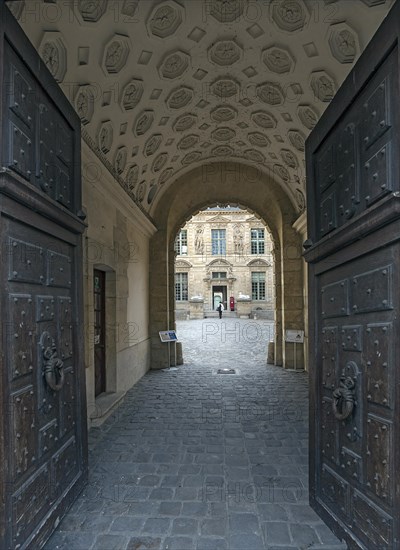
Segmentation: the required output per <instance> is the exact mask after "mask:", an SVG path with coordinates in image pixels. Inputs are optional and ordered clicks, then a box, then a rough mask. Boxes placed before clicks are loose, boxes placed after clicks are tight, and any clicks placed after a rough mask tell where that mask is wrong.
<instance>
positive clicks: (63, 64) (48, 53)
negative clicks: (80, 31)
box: [39, 32, 67, 82]
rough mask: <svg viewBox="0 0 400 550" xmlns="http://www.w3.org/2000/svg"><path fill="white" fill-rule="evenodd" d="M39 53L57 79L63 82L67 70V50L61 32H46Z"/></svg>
mask: <svg viewBox="0 0 400 550" xmlns="http://www.w3.org/2000/svg"><path fill="white" fill-rule="evenodd" d="M39 54H40V56H41V58H42V59H43V61H44V62H45V64H46V67H47V68H48V69H49V71H50V72H51V74H52V75H53V77H54V78H55V80H57V82H62V81H63V80H64V77H65V73H66V72H67V50H66V48H65V45H64V41H63V38H62V35H61V33H59V32H45V33H44V35H43V38H42V41H41V43H40V46H39Z"/></svg>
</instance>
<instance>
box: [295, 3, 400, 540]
mask: <svg viewBox="0 0 400 550" xmlns="http://www.w3.org/2000/svg"><path fill="white" fill-rule="evenodd" d="M399 37H400V3H399V2H397V3H396V4H395V6H394V8H393V9H392V11H391V12H390V14H389V16H388V17H387V19H386V20H385V21H384V23H383V25H382V26H381V28H380V29H379V31H378V33H377V34H376V36H375V37H374V38H373V40H372V42H371V43H370V44H369V46H368V47H367V49H366V51H365V52H364V53H363V54H362V56H361V58H360V59H359V61H358V63H357V64H356V66H355V67H354V69H353V70H352V72H351V74H350V76H349V77H348V78H347V80H346V81H345V83H344V85H343V86H342V88H341V89H340V90H339V92H338V93H337V95H336V97H335V98H334V100H333V101H332V103H331V105H330V106H329V107H328V109H327V110H326V112H325V113H324V115H323V116H322V118H321V120H320V122H319V123H318V124H317V126H316V128H315V129H314V131H313V132H312V133H311V136H310V137H309V139H308V141H307V148H306V156H307V194H308V231H309V241H308V242H307V243H306V247H307V249H308V250H307V252H306V254H305V257H306V260H307V261H308V262H309V295H310V304H309V306H310V307H309V316H310V353H309V357H310V382H311V394H310V499H311V504H312V506H313V507H314V508H315V509H316V510H317V512H318V513H319V514H320V515H321V516H322V517H323V518H324V519H325V521H326V522H327V523H328V525H330V526H331V527H332V528H333V529H334V530H335V531H336V533H337V534H338V535H339V536H340V537H343V538H345V539H346V541H347V542H348V544H349V547H351V548H364V549H371V548H376V549H387V550H389V549H390V550H392V549H399V548H400V515H399V510H400V468H399V466H400V369H399V365H398V361H399V356H400V349H399V343H400V326H399V306H400V197H399V189H400V172H399V154H400V148H399V137H400V124H399V97H400V96H399V66H400V62H399Z"/></svg>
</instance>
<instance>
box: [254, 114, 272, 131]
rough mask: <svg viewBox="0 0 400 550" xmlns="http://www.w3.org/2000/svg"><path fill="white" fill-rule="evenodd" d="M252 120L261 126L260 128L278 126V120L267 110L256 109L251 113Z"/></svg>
mask: <svg viewBox="0 0 400 550" xmlns="http://www.w3.org/2000/svg"><path fill="white" fill-rule="evenodd" d="M251 120H252V121H253V122H254V123H255V124H257V126H260V128H266V129H271V128H276V126H277V124H278V121H277V120H276V118H275V117H274V115H273V114H271V113H268V112H267V111H256V112H255V113H252V114H251Z"/></svg>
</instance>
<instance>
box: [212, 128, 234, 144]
mask: <svg viewBox="0 0 400 550" xmlns="http://www.w3.org/2000/svg"><path fill="white" fill-rule="evenodd" d="M211 137H212V138H213V139H214V140H215V141H230V140H231V139H234V138H235V137H236V132H235V130H234V129H233V128H229V127H227V126H223V127H221V128H217V129H216V130H214V131H213V132H212V134H211Z"/></svg>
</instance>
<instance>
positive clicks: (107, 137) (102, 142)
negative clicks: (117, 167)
mask: <svg viewBox="0 0 400 550" xmlns="http://www.w3.org/2000/svg"><path fill="white" fill-rule="evenodd" d="M113 139H114V130H113V125H112V122H111V120H106V121H105V122H102V123H101V125H100V127H99V130H98V132H97V142H98V145H99V149H100V150H101V152H102V153H105V154H107V153H108V152H109V151H110V150H111V147H112V144H113Z"/></svg>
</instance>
